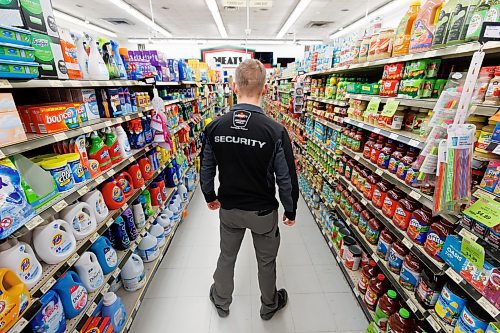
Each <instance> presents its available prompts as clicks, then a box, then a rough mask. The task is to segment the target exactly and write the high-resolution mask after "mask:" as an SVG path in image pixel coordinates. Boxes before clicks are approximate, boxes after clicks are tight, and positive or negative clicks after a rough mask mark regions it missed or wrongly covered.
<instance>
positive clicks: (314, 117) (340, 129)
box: [306, 113, 342, 132]
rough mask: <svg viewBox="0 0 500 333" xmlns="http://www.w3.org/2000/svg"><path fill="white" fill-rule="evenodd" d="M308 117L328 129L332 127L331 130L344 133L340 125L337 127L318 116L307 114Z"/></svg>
mask: <svg viewBox="0 0 500 333" xmlns="http://www.w3.org/2000/svg"><path fill="white" fill-rule="evenodd" d="M306 116H308V117H310V118H311V119H313V120H314V121H317V122H319V123H321V124H323V125H324V126H326V127H330V128H331V129H333V130H335V131H337V132H340V131H342V127H340V126H339V125H337V124H335V123H332V122H331V121H329V120H325V119H321V118H319V117H318V116H316V115H314V114H312V113H306Z"/></svg>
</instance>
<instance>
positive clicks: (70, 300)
mask: <svg viewBox="0 0 500 333" xmlns="http://www.w3.org/2000/svg"><path fill="white" fill-rule="evenodd" d="M52 289H54V290H55V291H56V292H57V294H58V295H59V298H60V299H61V303H62V305H63V308H64V314H65V315H66V317H67V318H68V319H71V318H74V317H76V316H78V315H79V314H80V313H81V312H82V311H83V310H84V309H85V306H86V305H87V300H88V291H87V289H86V288H85V286H84V285H83V284H82V281H81V280H80V278H79V277H78V274H76V273H75V272H73V271H67V272H66V273H64V274H63V275H62V276H61V277H60V278H59V280H57V282H56V284H55V285H54V287H52Z"/></svg>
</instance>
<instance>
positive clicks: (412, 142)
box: [408, 139, 420, 147]
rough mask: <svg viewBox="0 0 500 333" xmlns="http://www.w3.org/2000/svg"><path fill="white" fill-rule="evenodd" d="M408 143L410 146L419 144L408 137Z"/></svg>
mask: <svg viewBox="0 0 500 333" xmlns="http://www.w3.org/2000/svg"><path fill="white" fill-rule="evenodd" d="M408 145H409V146H412V147H418V146H419V145H420V141H417V140H414V139H410V141H408Z"/></svg>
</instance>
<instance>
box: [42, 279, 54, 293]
mask: <svg viewBox="0 0 500 333" xmlns="http://www.w3.org/2000/svg"><path fill="white" fill-rule="evenodd" d="M55 284H56V279H54V277H53V276H51V277H50V278H49V279H48V280H47V282H45V284H44V285H43V286H41V287H40V291H41V292H42V293H43V294H45V293H46V292H47V291H49V290H50V288H52V286H53V285H55Z"/></svg>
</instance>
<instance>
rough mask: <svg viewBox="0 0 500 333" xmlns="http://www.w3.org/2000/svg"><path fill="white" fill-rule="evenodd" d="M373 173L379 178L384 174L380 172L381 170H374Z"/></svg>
mask: <svg viewBox="0 0 500 333" xmlns="http://www.w3.org/2000/svg"><path fill="white" fill-rule="evenodd" d="M375 173H376V174H377V175H379V176H382V175H383V174H384V172H383V171H382V169H376V170H375Z"/></svg>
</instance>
